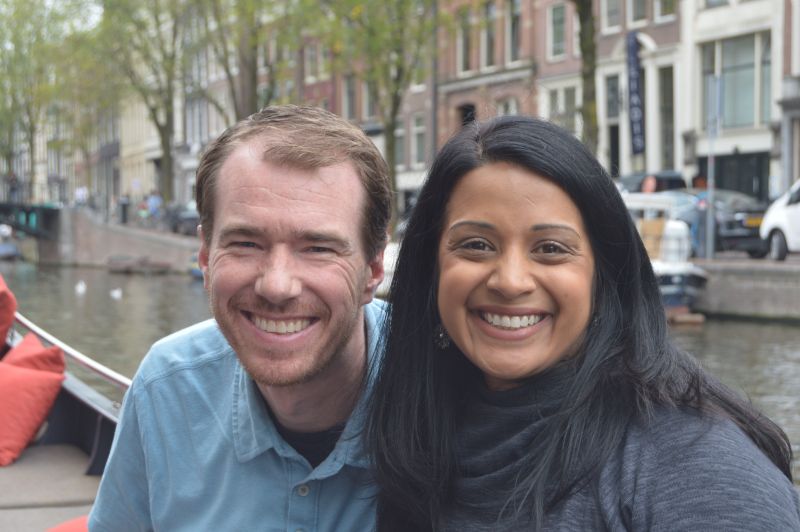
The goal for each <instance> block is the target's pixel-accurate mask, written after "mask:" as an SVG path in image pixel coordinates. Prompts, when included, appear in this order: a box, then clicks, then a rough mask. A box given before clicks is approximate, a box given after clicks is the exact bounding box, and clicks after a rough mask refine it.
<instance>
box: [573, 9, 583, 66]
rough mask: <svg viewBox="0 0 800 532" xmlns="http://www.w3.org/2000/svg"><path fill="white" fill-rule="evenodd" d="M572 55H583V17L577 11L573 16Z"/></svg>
mask: <svg viewBox="0 0 800 532" xmlns="http://www.w3.org/2000/svg"><path fill="white" fill-rule="evenodd" d="M572 55H574V56H575V57H580V56H581V18H580V17H579V16H578V13H577V12H576V13H575V14H574V15H573V16H572Z"/></svg>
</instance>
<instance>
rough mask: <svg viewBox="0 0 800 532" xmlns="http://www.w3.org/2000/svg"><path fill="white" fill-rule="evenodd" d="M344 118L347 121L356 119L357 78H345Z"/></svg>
mask: <svg viewBox="0 0 800 532" xmlns="http://www.w3.org/2000/svg"><path fill="white" fill-rule="evenodd" d="M342 85H343V87H342V116H343V117H345V118H346V119H347V120H355V118H356V77H355V76H354V75H353V74H350V75H348V76H345V78H344V80H343V81H342Z"/></svg>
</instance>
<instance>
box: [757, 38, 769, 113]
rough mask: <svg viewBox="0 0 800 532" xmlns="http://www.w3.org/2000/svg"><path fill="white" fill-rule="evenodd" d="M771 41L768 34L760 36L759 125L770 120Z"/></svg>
mask: <svg viewBox="0 0 800 532" xmlns="http://www.w3.org/2000/svg"><path fill="white" fill-rule="evenodd" d="M771 56H772V39H771V38H770V35H769V33H763V34H762V35H761V72H760V74H759V75H760V77H761V123H762V124H768V123H769V121H770V120H771V119H772V109H771V107H772V105H771V103H772V83H771V80H772V68H771V65H772V59H771Z"/></svg>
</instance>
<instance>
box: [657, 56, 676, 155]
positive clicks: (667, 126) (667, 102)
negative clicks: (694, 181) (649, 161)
mask: <svg viewBox="0 0 800 532" xmlns="http://www.w3.org/2000/svg"><path fill="white" fill-rule="evenodd" d="M658 88H659V95H658V96H659V102H658V103H659V112H660V114H661V168H663V169H665V170H667V169H671V168H675V94H674V90H675V89H674V84H673V70H672V67H671V66H668V67H663V68H659V69H658Z"/></svg>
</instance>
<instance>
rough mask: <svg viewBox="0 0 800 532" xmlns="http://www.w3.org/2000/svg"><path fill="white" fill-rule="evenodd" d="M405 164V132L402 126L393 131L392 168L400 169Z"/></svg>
mask: <svg viewBox="0 0 800 532" xmlns="http://www.w3.org/2000/svg"><path fill="white" fill-rule="evenodd" d="M405 163H406V132H405V129H404V128H403V124H398V127H397V129H395V130H394V167H395V168H401V167H402V166H404V165H405Z"/></svg>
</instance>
